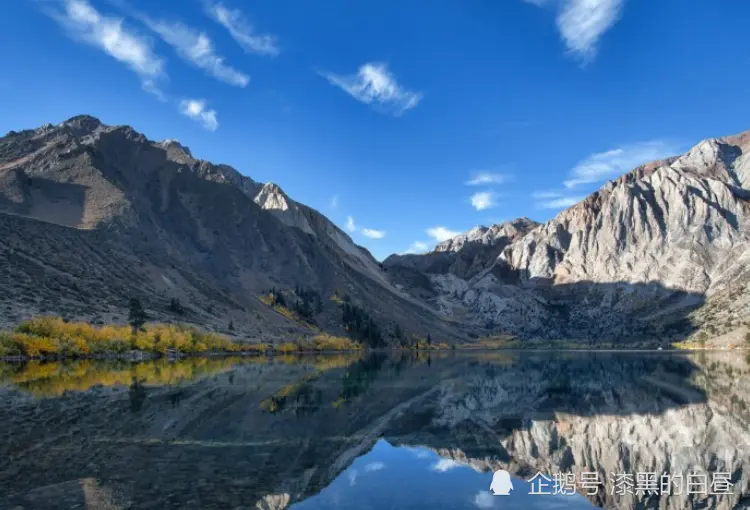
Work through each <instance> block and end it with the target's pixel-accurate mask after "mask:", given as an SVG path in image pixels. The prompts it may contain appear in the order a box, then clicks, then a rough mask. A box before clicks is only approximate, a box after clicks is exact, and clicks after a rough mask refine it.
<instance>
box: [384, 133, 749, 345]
mask: <svg viewBox="0 0 750 510" xmlns="http://www.w3.org/2000/svg"><path fill="white" fill-rule="evenodd" d="M749 198H750V132H747V133H743V134H740V135H737V136H733V137H727V138H720V139H711V140H706V141H703V142H701V143H699V144H698V145H696V146H695V147H694V148H692V149H691V150H690V151H688V152H687V153H686V154H684V155H682V156H680V157H675V158H670V159H667V160H663V161H656V162H653V163H649V164H646V165H643V166H641V167H639V168H636V169H635V170H633V171H632V172H630V173H628V174H626V175H624V176H622V177H620V178H619V179H617V180H615V181H612V182H609V183H608V184H606V185H605V186H603V187H602V188H601V189H600V190H599V191H597V192H595V193H593V194H591V195H590V196H588V197H587V198H586V199H585V200H583V201H582V202H580V203H579V204H576V205H574V206H573V207H571V208H569V209H567V210H565V211H563V212H561V213H560V214H559V215H558V216H557V217H555V218H554V219H553V220H551V221H549V222H548V223H546V224H544V225H539V226H537V227H536V228H533V229H530V230H529V231H528V233H526V234H525V235H522V236H519V237H517V238H516V239H513V240H512V242H510V243H509V244H508V245H507V246H504V247H503V249H502V251H501V253H500V254H499V255H498V256H495V254H494V253H492V252H486V251H485V252H483V254H484V255H486V258H484V259H480V260H479V261H475V262H474V264H473V265H474V267H482V268H483V270H482V271H479V272H476V271H474V272H471V271H469V272H467V271H465V270H464V269H463V268H462V267H460V266H455V265H450V264H444V265H443V266H442V267H439V265H436V264H434V263H433V260H434V257H435V255H434V254H433V253H430V254H426V255H423V256H415V257H417V259H415V258H414V257H412V258H410V259H408V260H403V259H399V258H396V259H394V258H392V259H389V260H388V261H387V263H388V265H389V269H392V270H393V272H394V273H399V272H400V273H405V272H407V271H411V270H414V269H418V270H419V271H421V272H422V273H424V274H425V275H426V276H427V277H428V279H429V283H430V284H431V288H433V289H437V292H435V295H434V296H432V297H431V301H432V303H433V304H435V305H436V306H437V307H438V308H440V309H441V310H443V311H445V312H446V313H449V314H453V315H457V316H461V317H464V318H466V319H467V320H469V321H473V322H475V323H483V324H485V325H487V326H488V327H489V328H490V329H496V330H498V331H499V330H506V331H511V332H514V333H516V334H519V335H522V336H529V337H535V336H542V337H549V338H555V337H556V338H560V337H585V338H598V337H601V336H613V337H622V336H630V337H643V336H655V335H656V336H658V335H661V334H663V333H667V332H669V333H671V334H673V335H676V336H680V335H685V334H688V333H692V332H694V330H695V328H697V327H701V326H703V325H707V326H709V324H710V325H711V326H709V328H710V327H714V328H716V327H717V324H718V325H719V330H725V329H727V328H732V327H734V326H736V325H739V321H740V320H744V319H745V317H746V316H747V313H748V312H749V311H750V296H748V295H747V292H745V288H746V285H745V284H746V283H747V281H748V279H749V278H750V274H749V273H748V270H747V267H748V264H747V263H748V261H750V243H749V242H748V240H749V239H750V231H749V229H748V226H747V216H748V214H749V213H750V202H749V201H748V199H749ZM462 239H463V238H462ZM451 246H453V245H452V244H451V243H450V242H449V243H448V244H446V245H445V249H447V250H450V249H453V251H454V252H455V253H461V252H462V251H464V250H466V249H467V248H466V247H465V246H464V245H463V244H462V243H458V245H457V247H456V248H450V247H451ZM468 246H469V247H471V243H468ZM390 266H398V267H399V268H401V269H395V268H392V267H390ZM404 268H405V269H404ZM404 280H407V279H404ZM408 281H411V282H413V281H416V277H415V276H414V275H411V276H410V278H409V279H408ZM422 290H424V287H423V289H422ZM412 292H413V293H414V294H415V295H419V294H420V292H418V291H414V290H413V289H412ZM423 293H424V292H423ZM712 312H713V313H712ZM655 328H657V329H655ZM712 332H716V331H709V333H712Z"/></svg>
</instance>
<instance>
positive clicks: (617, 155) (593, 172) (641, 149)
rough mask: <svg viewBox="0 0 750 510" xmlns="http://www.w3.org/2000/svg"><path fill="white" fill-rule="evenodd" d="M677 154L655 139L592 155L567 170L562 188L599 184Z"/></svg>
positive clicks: (676, 149) (673, 148)
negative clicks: (567, 174)
mask: <svg viewBox="0 0 750 510" xmlns="http://www.w3.org/2000/svg"><path fill="white" fill-rule="evenodd" d="M679 152H680V151H679V148H678V147H677V146H676V145H673V144H672V143H669V142H664V141H659V140H656V141H650V142H640V143H635V144H630V145H626V146H624V147H621V148H617V149H612V150H609V151H606V152H599V153H595V154H592V155H590V156H588V157H587V158H585V159H584V160H582V161H580V162H579V163H578V164H577V165H576V166H575V167H574V168H573V170H571V172H570V176H569V178H568V180H566V181H565V183H564V184H565V187H566V188H575V187H576V186H579V185H581V184H589V183H595V182H601V181H604V180H606V179H609V178H612V177H616V176H618V175H621V174H623V173H625V172H628V171H630V170H632V169H633V168H635V167H637V166H639V165H642V164H644V163H647V162H649V161H653V160H657V159H664V158H666V157H668V156H673V155H674V154H677V153H679Z"/></svg>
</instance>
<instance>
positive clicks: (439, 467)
mask: <svg viewBox="0 0 750 510" xmlns="http://www.w3.org/2000/svg"><path fill="white" fill-rule="evenodd" d="M458 467H466V464H461V463H460V462H456V461H455V460H453V459H440V460H439V461H437V462H436V463H435V464H433V465H432V466H431V467H430V469H432V470H433V471H438V472H440V473H445V472H446V471H450V470H451V469H455V468H458Z"/></svg>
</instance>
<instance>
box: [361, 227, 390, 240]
mask: <svg viewBox="0 0 750 510" xmlns="http://www.w3.org/2000/svg"><path fill="white" fill-rule="evenodd" d="M362 235H364V236H365V237H369V238H370V239H383V238H384V237H385V232H384V231H383V230H375V229H374V228H363V229H362Z"/></svg>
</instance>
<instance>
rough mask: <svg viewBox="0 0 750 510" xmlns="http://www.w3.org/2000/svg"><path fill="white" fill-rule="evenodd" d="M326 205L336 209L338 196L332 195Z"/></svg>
mask: <svg viewBox="0 0 750 510" xmlns="http://www.w3.org/2000/svg"><path fill="white" fill-rule="evenodd" d="M328 205H329V206H330V208H331V209H338V208H339V196H338V195H333V196H332V197H331V201H330V202H329V203H328Z"/></svg>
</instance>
